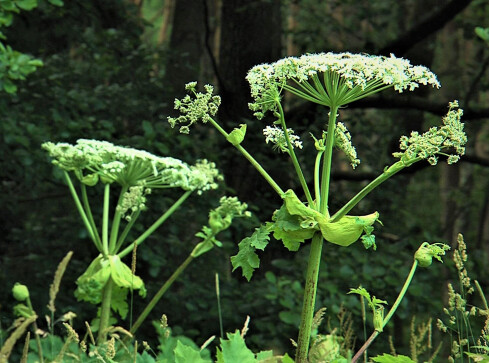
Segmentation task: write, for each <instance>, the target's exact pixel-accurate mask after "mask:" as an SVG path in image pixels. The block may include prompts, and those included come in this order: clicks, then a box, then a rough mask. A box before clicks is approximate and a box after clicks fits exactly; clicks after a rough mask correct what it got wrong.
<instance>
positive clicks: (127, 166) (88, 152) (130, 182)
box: [42, 139, 222, 191]
mask: <svg viewBox="0 0 489 363" xmlns="http://www.w3.org/2000/svg"><path fill="white" fill-rule="evenodd" d="M42 148H43V149H45V150H46V151H48V153H49V155H50V156H51V157H52V158H53V159H54V160H53V164H55V165H57V166H59V167H60V168H61V169H63V170H65V171H68V172H70V171H72V172H74V173H75V175H76V176H77V177H78V178H79V179H80V180H81V181H82V182H85V181H88V180H89V181H90V183H88V182H87V183H86V184H88V185H95V184H96V183H97V182H98V181H99V180H100V181H102V182H104V183H113V182H115V183H118V184H120V185H122V186H125V187H128V188H129V187H132V186H142V187H145V188H174V187H180V188H182V189H184V190H198V191H204V190H209V189H216V188H217V181H218V180H220V179H222V176H221V175H220V174H219V172H218V170H217V169H216V166H215V164H214V163H211V162H208V161H207V160H204V161H201V162H198V163H197V164H196V165H193V166H192V165H188V164H186V163H184V162H183V161H181V160H179V159H175V158H172V157H160V156H156V155H153V154H151V153H149V152H146V151H143V150H137V149H133V148H128V147H123V146H117V145H114V144H112V143H110V142H107V141H99V140H87V139H80V140H78V141H77V142H76V144H75V145H72V144H68V143H52V142H46V143H44V144H43V145H42Z"/></svg>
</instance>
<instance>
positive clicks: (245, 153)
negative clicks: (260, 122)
mask: <svg viewBox="0 0 489 363" xmlns="http://www.w3.org/2000/svg"><path fill="white" fill-rule="evenodd" d="M210 123H211V124H212V125H213V126H214V127H215V128H216V129H217V131H219V132H220V133H221V134H222V135H223V136H224V137H225V138H226V139H227V138H228V136H229V134H228V133H227V132H226V131H225V130H224V129H223V128H222V127H221V126H220V125H219V124H218V123H217V122H216V121H215V120H214V119H212V118H211V119H210ZM233 146H234V147H235V148H236V149H238V150H239V152H240V153H241V154H243V156H244V157H245V158H246V159H248V161H249V162H250V163H251V165H253V166H254V167H255V169H256V170H257V171H258V172H259V173H260V174H261V175H262V176H263V177H264V178H265V180H266V181H267V182H268V184H270V185H271V187H272V188H273V189H274V190H275V192H276V193H277V194H278V195H280V196H282V195H283V194H284V191H283V190H282V188H280V186H279V185H278V184H277V183H276V182H275V180H273V178H272V177H271V176H270V174H268V173H267V171H266V170H265V169H263V167H262V166H261V165H260V164H259V163H258V161H256V160H255V158H253V156H251V155H250V153H248V151H246V149H245V148H244V147H242V146H241V145H233Z"/></svg>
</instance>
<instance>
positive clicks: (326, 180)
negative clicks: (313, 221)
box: [319, 106, 338, 216]
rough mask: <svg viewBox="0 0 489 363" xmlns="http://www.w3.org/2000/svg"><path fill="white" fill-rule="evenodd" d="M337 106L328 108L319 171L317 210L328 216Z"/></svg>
mask: <svg viewBox="0 0 489 363" xmlns="http://www.w3.org/2000/svg"><path fill="white" fill-rule="evenodd" d="M337 112H338V107H336V106H332V107H331V108H330V110H329V120H328V130H327V132H328V133H327V136H326V145H325V147H326V149H325V151H324V156H323V170H322V173H321V204H320V206H319V211H320V212H321V213H322V214H324V215H327V216H329V211H328V198H329V184H330V181H331V162H332V157H333V145H334V130H335V127H336V117H337Z"/></svg>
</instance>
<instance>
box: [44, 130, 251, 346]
mask: <svg viewBox="0 0 489 363" xmlns="http://www.w3.org/2000/svg"><path fill="white" fill-rule="evenodd" d="M42 147H43V148H44V149H45V150H46V151H47V152H48V153H49V155H50V156H51V157H52V158H53V163H54V164H55V165H56V166H57V167H59V168H60V169H61V170H62V172H63V175H64V179H65V181H66V183H67V185H68V187H69V189H70V192H71V195H72V197H73V199H74V201H75V205H76V208H77V209H78V212H79V214H80V216H81V219H82V220H83V223H84V226H85V228H86V230H87V232H88V236H89V238H90V239H91V241H92V242H93V244H94V246H95V248H96V249H97V251H98V252H99V255H98V256H97V257H96V258H95V259H94V260H93V261H92V263H91V264H90V265H89V266H88V268H87V270H86V271H85V272H84V273H83V274H82V275H81V276H80V277H79V278H78V280H77V282H76V283H77V289H76V291H75V295H76V297H77V298H78V300H82V301H86V302H89V303H92V304H96V305H98V304H100V316H99V319H98V322H99V323H98V326H94V328H93V330H98V343H104V342H105V341H106V336H107V331H108V330H109V327H110V321H111V320H110V318H111V314H112V313H111V310H112V311H113V312H115V313H117V314H119V315H120V316H121V317H122V318H125V317H126V315H127V313H128V309H129V306H128V304H127V294H128V292H129V291H134V290H138V291H139V294H140V295H141V296H144V295H145V294H146V290H145V287H144V282H143V280H142V279H141V278H140V277H138V276H137V275H136V274H135V268H134V266H132V268H131V267H129V266H128V265H126V264H125V263H124V262H123V261H122V259H123V258H124V257H126V256H127V255H129V254H133V255H134V254H135V252H136V248H137V246H138V245H140V244H141V243H143V242H144V241H145V240H146V239H147V238H148V237H149V236H150V235H151V234H152V233H153V232H155V231H156V230H157V229H158V228H159V227H160V226H161V225H162V224H163V222H165V221H166V220H167V219H168V218H169V217H170V216H171V215H172V213H173V212H175V211H176V210H177V208H179V207H180V206H181V205H182V204H183V203H184V201H185V200H186V199H187V198H188V197H189V196H190V195H191V194H192V193H194V192H196V193H198V194H202V193H203V192H205V191H207V190H211V189H216V188H217V186H218V184H217V183H218V181H219V180H221V179H222V176H221V175H220V174H219V172H218V170H217V169H216V167H215V164H214V163H212V162H208V161H207V160H201V161H198V162H197V163H196V164H195V165H188V164H187V163H185V162H183V161H181V160H179V159H175V158H172V157H158V156H155V155H153V154H150V153H148V152H146V151H142V150H136V149H132V148H128V147H122V146H116V145H113V144H112V143H109V142H106V141H97V140H86V139H80V140H78V141H77V143H76V144H75V145H72V144H68V143H56V144H55V143H52V142H46V143H44V144H43V145H42ZM96 185H100V186H101V188H102V189H103V197H102V198H103V200H102V203H100V204H99V205H101V210H102V213H101V214H102V219H101V221H96V218H95V216H94V213H92V208H94V205H93V201H92V203H91V202H90V200H89V193H88V190H87V189H88V188H93V187H95V186H96ZM156 189H175V190H179V189H180V190H182V193H181V195H180V197H179V198H178V199H177V200H176V201H175V202H174V204H173V205H172V206H170V208H168V210H166V211H165V212H163V213H162V215H161V216H160V217H159V218H158V219H157V220H156V221H155V222H154V223H153V224H152V225H151V226H149V227H148V228H147V229H146V230H145V231H144V232H143V233H142V234H141V235H139V236H138V237H137V238H135V239H134V240H133V239H130V231H131V229H132V227H133V226H134V225H135V223H136V222H137V221H138V217H139V216H140V214H141V212H143V211H144V210H145V209H147V204H148V203H147V199H148V197H149V195H150V194H151V193H152V192H153V191H154V190H156ZM114 191H115V192H116V193H118V196H117V198H116V199H117V201H116V203H115V205H114V206H113V207H112V208H111V199H112V198H111V194H112V193H114ZM112 203H113V201H112ZM246 208H247V205H246V204H244V203H241V202H239V201H238V200H237V198H235V197H222V198H221V200H220V206H219V207H218V208H216V209H214V210H212V211H211V212H210V213H209V225H208V226H204V227H203V228H202V230H201V231H200V232H199V233H197V234H196V236H197V237H199V238H201V239H202V241H201V242H200V243H198V244H197V245H196V246H195V248H194V249H193V250H192V252H191V254H190V255H189V257H188V258H187V259H186V260H185V261H184V263H183V264H182V265H181V266H180V267H179V268H178V269H177V270H176V271H175V273H174V274H173V275H172V276H171V277H170V279H169V280H168V281H167V282H166V283H165V284H164V285H163V286H162V288H161V289H160V291H158V293H157V294H156V296H155V297H154V298H153V299H152V300H151V302H150V303H149V304H148V306H147V308H146V309H145V310H144V311H143V312H142V313H141V315H140V316H139V318H138V319H137V320H136V322H135V323H134V325H132V326H131V328H130V329H131V331H130V332H131V333H132V334H133V333H134V332H135V331H136V330H137V328H138V327H139V326H140V325H141V323H142V322H143V321H144V319H145V318H146V317H147V315H148V314H149V312H150V311H151V309H153V308H154V306H155V304H156V303H157V302H158V300H159V299H160V298H161V296H162V295H163V294H164V293H165V292H166V290H167V289H168V288H169V287H170V285H171V284H172V283H173V281H174V280H175V279H176V278H177V277H178V275H179V274H180V273H181V272H182V271H183V270H184V269H185V267H186V266H187V265H188V264H189V263H190V262H191V261H192V260H193V259H194V258H196V257H198V256H200V255H202V254H204V253H206V252H208V251H209V250H211V249H212V248H213V247H214V246H220V245H221V242H219V241H218V240H217V239H216V238H215V237H216V235H217V234H218V233H219V232H221V231H223V230H225V229H227V228H228V227H229V226H230V224H231V222H232V220H233V218H235V217H247V216H249V212H248V211H246Z"/></svg>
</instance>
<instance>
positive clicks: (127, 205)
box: [116, 186, 151, 221]
mask: <svg viewBox="0 0 489 363" xmlns="http://www.w3.org/2000/svg"><path fill="white" fill-rule="evenodd" d="M150 193H151V189H149V188H145V187H142V186H134V187H130V188H129V190H128V191H127V192H125V193H124V195H123V196H122V201H121V203H120V204H119V205H118V206H117V207H116V209H117V211H118V212H119V213H121V214H122V215H123V216H125V218H126V220H127V221H130V220H131V216H132V214H133V213H136V212H138V211H143V210H145V209H146V195H148V194H150ZM128 211H129V212H130V213H128Z"/></svg>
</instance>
